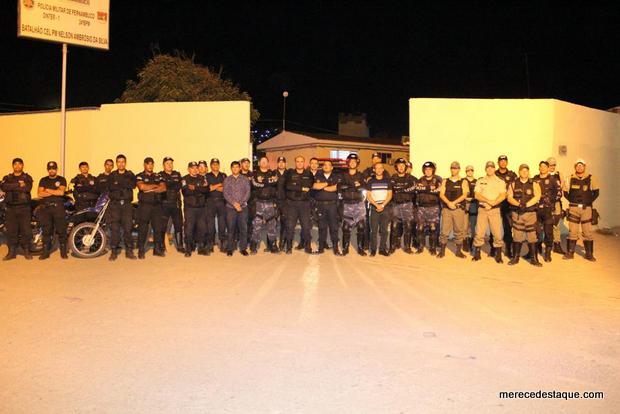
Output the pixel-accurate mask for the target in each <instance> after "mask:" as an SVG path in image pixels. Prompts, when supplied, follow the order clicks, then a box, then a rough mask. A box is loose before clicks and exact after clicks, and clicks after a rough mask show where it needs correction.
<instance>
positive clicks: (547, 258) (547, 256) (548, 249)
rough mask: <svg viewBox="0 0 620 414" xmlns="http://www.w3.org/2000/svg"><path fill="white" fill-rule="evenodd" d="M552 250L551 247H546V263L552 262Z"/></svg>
mask: <svg viewBox="0 0 620 414" xmlns="http://www.w3.org/2000/svg"><path fill="white" fill-rule="evenodd" d="M551 249H552V247H551V246H547V245H545V256H544V259H545V262H547V263H549V262H550V261H551Z"/></svg>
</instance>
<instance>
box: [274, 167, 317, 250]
mask: <svg viewBox="0 0 620 414" xmlns="http://www.w3.org/2000/svg"><path fill="white" fill-rule="evenodd" d="M313 184H314V176H313V175H312V173H311V172H310V171H308V170H303V171H302V172H301V173H299V172H297V170H295V169H294V168H291V169H289V170H287V171H286V173H284V176H283V179H282V180H281V181H279V182H278V186H279V187H280V189H281V190H282V189H283V190H284V191H285V194H286V227H287V231H286V253H288V254H290V253H291V251H292V248H293V238H294V237H295V226H296V225H297V221H298V220H299V222H300V224H301V235H300V240H301V239H303V240H304V241H305V242H306V244H305V251H306V253H312V234H311V233H310V230H311V228H312V217H311V214H312V211H311V208H310V189H311V188H312V185H313Z"/></svg>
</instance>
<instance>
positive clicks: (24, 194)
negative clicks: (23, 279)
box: [0, 172, 32, 260]
mask: <svg viewBox="0 0 620 414" xmlns="http://www.w3.org/2000/svg"><path fill="white" fill-rule="evenodd" d="M0 188H1V189H2V191H3V192H4V193H5V196H4V202H5V204H6V217H5V223H6V237H7V244H8V247H9V252H8V254H7V255H6V257H5V258H4V260H10V259H14V258H15V256H16V254H17V246H18V245H20V244H21V246H22V249H23V250H24V256H25V257H26V258H27V259H31V258H32V256H31V255H30V241H31V240H32V227H31V224H30V222H31V220H32V211H31V207H30V191H31V190H32V177H31V176H30V175H28V174H26V173H25V172H22V173H21V174H19V175H15V174H14V173H10V174H8V175H5V176H4V178H2V182H1V183H0Z"/></svg>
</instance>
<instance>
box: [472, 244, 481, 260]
mask: <svg viewBox="0 0 620 414" xmlns="http://www.w3.org/2000/svg"><path fill="white" fill-rule="evenodd" d="M471 253H472V258H471V260H472V261H473V262H477V261H478V260H480V247H476V246H472V248H471Z"/></svg>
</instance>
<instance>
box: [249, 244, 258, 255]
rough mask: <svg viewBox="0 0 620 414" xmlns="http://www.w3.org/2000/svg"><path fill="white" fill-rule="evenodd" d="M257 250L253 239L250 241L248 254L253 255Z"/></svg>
mask: <svg viewBox="0 0 620 414" xmlns="http://www.w3.org/2000/svg"><path fill="white" fill-rule="evenodd" d="M257 252H258V246H257V243H256V242H255V241H251V242H250V254H251V255H252V256H254V255H255V254H256V253H257Z"/></svg>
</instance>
